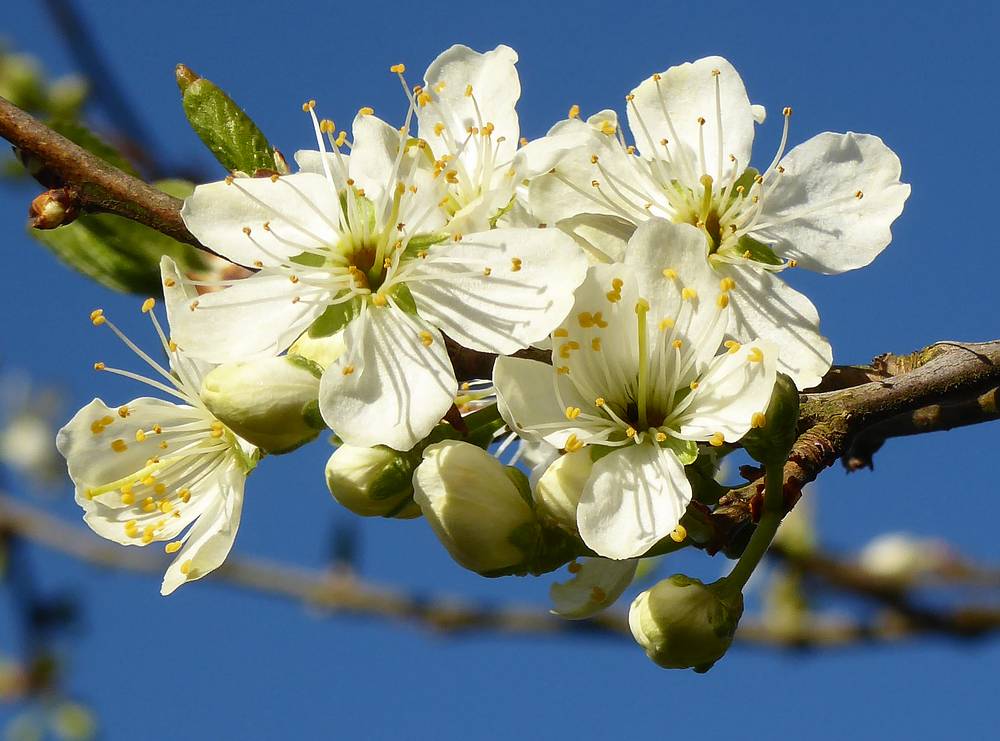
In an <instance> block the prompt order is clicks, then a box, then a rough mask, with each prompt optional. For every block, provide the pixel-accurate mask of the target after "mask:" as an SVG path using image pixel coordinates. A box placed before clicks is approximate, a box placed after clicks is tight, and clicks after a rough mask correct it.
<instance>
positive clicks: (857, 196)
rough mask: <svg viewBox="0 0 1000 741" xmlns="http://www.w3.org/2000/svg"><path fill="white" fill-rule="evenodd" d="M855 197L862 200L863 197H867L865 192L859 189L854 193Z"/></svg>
mask: <svg viewBox="0 0 1000 741" xmlns="http://www.w3.org/2000/svg"><path fill="white" fill-rule="evenodd" d="M854 197H855V198H857V199H858V200H859V201H860V200H861V199H862V198H864V197H865V194H864V193H863V192H862V191H860V190H859V191H856V192H855V193H854Z"/></svg>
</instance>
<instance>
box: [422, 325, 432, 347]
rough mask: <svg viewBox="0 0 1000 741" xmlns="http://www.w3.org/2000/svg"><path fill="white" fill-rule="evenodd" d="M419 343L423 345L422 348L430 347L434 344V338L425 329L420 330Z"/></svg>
mask: <svg viewBox="0 0 1000 741" xmlns="http://www.w3.org/2000/svg"><path fill="white" fill-rule="evenodd" d="M420 342H421V343H422V344H423V346H424V347H430V346H431V345H432V344H434V337H433V335H431V333H430V332H428V331H427V330H426V329H425V330H422V331H421V332H420Z"/></svg>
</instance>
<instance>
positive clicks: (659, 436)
mask: <svg viewBox="0 0 1000 741" xmlns="http://www.w3.org/2000/svg"><path fill="white" fill-rule="evenodd" d="M653 437H654V438H656V442H658V443H663V442H666V441H667V433H665V432H657V433H656V434H655V435H653Z"/></svg>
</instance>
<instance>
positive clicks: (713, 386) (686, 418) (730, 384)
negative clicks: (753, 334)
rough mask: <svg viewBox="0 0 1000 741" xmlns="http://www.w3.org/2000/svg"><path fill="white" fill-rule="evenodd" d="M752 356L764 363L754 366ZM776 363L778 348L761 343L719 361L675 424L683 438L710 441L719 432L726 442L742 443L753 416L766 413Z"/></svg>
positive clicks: (750, 344) (751, 345) (756, 362)
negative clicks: (759, 358)
mask: <svg viewBox="0 0 1000 741" xmlns="http://www.w3.org/2000/svg"><path fill="white" fill-rule="evenodd" d="M751 356H754V357H761V358H762V359H761V360H759V361H755V362H751V361H750V360H749V358H750V357H751ZM777 362H778V351H777V347H776V346H775V345H773V344H772V343H770V342H767V341H764V340H760V339H755V340H751V341H749V342H747V343H745V344H744V345H743V346H742V347H741V348H740V349H739V351H737V352H735V353H728V352H727V353H724V354H723V355H720V356H719V357H717V358H716V359H715V361H714V362H713V363H712V364H711V365H710V366H709V368H708V370H707V371H706V372H705V374H704V375H703V376H702V377H701V379H700V381H699V386H698V388H697V389H696V390H695V391H694V392H692V393H693V396H692V399H691V403H690V406H688V407H687V409H685V410H684V413H683V414H682V415H681V417H680V419H679V420H677V421H676V422H675V424H679V426H680V434H681V435H682V436H684V437H686V438H688V439H693V440H707V439H708V438H710V437H711V436H712V435H714V434H715V433H717V432H719V433H722V436H723V437H724V438H725V440H726V442H736V441H737V440H739V439H740V438H741V437H743V436H744V435H745V434H746V433H747V432H748V431H749V429H750V423H751V420H752V419H753V415H754V413H756V412H763V411H765V410H766V409H767V403H768V401H770V399H771V390H772V389H773V388H774V378H775V373H776V367H777Z"/></svg>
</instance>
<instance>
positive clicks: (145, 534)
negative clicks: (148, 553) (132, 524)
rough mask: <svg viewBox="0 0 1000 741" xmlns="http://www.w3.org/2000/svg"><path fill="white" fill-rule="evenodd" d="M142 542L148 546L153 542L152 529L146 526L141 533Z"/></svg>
mask: <svg viewBox="0 0 1000 741" xmlns="http://www.w3.org/2000/svg"><path fill="white" fill-rule="evenodd" d="M142 542H143V543H145V544H146V545H149V544H150V543H152V542H153V528H152V527H150V526H147V527H146V529H145V530H143V531H142Z"/></svg>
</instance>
